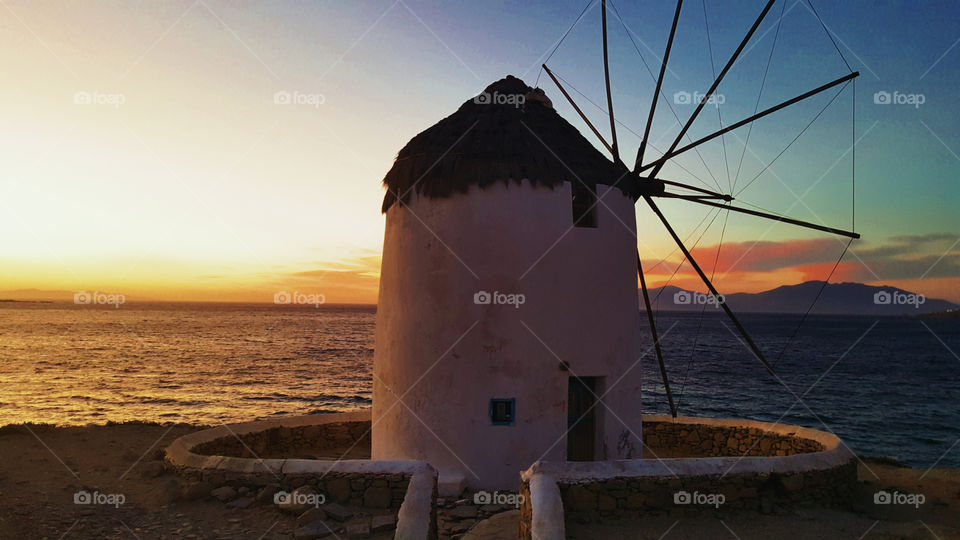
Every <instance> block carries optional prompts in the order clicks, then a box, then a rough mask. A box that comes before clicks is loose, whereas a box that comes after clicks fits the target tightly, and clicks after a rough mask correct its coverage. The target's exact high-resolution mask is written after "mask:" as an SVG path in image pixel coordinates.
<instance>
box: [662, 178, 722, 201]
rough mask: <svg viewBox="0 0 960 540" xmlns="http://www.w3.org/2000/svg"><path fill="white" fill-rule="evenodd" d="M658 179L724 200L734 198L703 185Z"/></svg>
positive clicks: (667, 183) (669, 184)
mask: <svg viewBox="0 0 960 540" xmlns="http://www.w3.org/2000/svg"><path fill="white" fill-rule="evenodd" d="M657 180H659V181H660V182H663V183H664V184H666V185H668V186H676V187H679V188H684V189H690V190H693V191H697V192H699V193H703V194H705V195H710V196H711V197H716V198H718V199H723V200H725V201H732V200H733V197H732V196H730V195H724V194H723V193H717V192H716V191H710V190H709V189H703V188H701V187H697V186H691V185H689V184H684V183H682V182H674V181H672V180H662V179H659V178H658V179H657Z"/></svg>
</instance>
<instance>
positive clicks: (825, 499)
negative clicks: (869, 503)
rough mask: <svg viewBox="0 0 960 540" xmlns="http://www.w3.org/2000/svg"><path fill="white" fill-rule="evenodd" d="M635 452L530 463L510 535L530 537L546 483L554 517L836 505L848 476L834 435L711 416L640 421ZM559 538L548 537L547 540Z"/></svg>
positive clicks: (851, 466)
mask: <svg viewBox="0 0 960 540" xmlns="http://www.w3.org/2000/svg"><path fill="white" fill-rule="evenodd" d="M643 439H644V442H645V447H646V446H649V448H645V450H644V458H645V459H633V460H619V461H594V462H538V463H535V464H534V465H533V466H531V467H530V469H528V470H527V471H525V472H524V473H523V475H522V480H523V486H522V487H521V492H523V493H529V494H531V497H528V498H527V499H526V501H525V504H524V506H523V508H522V509H521V523H520V530H519V533H520V537H521V538H531V536H532V535H533V534H532V533H533V532H534V531H533V530H532V529H533V524H535V523H538V522H539V521H541V520H542V519H543V518H542V516H541V517H539V518H538V517H537V515H535V514H536V513H537V508H538V505H537V501H535V499H536V498H537V493H535V492H534V490H533V489H532V488H531V485H530V483H531V482H532V481H534V480H537V479H538V478H543V477H549V478H551V479H555V480H556V485H557V487H558V488H559V491H560V498H561V500H562V504H563V515H564V520H571V519H572V520H577V521H578V522H591V521H597V520H601V519H610V518H612V519H616V518H639V517H641V516H649V515H660V514H669V515H671V516H677V517H681V518H682V517H683V516H685V515H703V513H704V512H708V513H714V514H717V515H721V516H722V515H724V514H725V513H729V512H736V511H759V512H762V513H768V514H769V513H785V512H787V511H789V509H791V508H794V507H797V506H829V507H839V508H843V507H845V506H846V505H847V504H848V501H850V500H851V498H852V497H851V495H852V491H853V489H855V485H856V482H857V467H856V462H855V459H854V456H853V454H852V453H851V452H850V450H849V449H848V448H846V446H844V445H843V443H842V441H840V439H839V438H837V437H836V436H834V435H833V434H830V433H825V432H821V431H817V430H812V429H809V428H804V427H799V426H788V425H784V424H772V423H765V422H757V421H751V420H725V419H713V418H682V417H681V418H675V419H674V418H669V417H664V416H648V417H645V418H644V426H643ZM554 537H555V538H558V539H559V538H562V535H561V534H553V535H552V536H550V538H545V539H543V540H553V538H554Z"/></svg>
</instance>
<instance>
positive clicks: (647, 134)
mask: <svg viewBox="0 0 960 540" xmlns="http://www.w3.org/2000/svg"><path fill="white" fill-rule="evenodd" d="M682 5H683V0H677V11H676V13H674V14H673V25H672V26H671V27H670V37H669V38H667V50H666V51H664V53H663V62H661V63H660V76H658V77H657V87H656V89H655V90H654V91H653V102H652V103H650V113H649V115H648V116H647V125H646V127H644V128H643V139H641V140H640V149H639V150H637V160H636V161H635V162H634V164H633V170H634V172H636V171H638V170H639V169H640V166H641V164H642V163H643V153H644V152H645V151H646V149H647V138H648V137H650V126H651V125H653V114H654V111H656V110H657V102H658V101H659V100H660V99H659V98H660V88H661V87H662V86H663V77H664V74H665V73H666V71H667V60H669V59H670V49H672V48H673V36H674V35H675V34H676V33H677V22H678V21H679V20H680V7H681V6H682Z"/></svg>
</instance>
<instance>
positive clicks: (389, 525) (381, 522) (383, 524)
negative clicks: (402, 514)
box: [370, 514, 397, 532]
mask: <svg viewBox="0 0 960 540" xmlns="http://www.w3.org/2000/svg"><path fill="white" fill-rule="evenodd" d="M396 528H397V516H395V515H393V514H384V515H379V516H373V518H371V519H370V530H372V531H373V532H383V531H389V530H393V529H396Z"/></svg>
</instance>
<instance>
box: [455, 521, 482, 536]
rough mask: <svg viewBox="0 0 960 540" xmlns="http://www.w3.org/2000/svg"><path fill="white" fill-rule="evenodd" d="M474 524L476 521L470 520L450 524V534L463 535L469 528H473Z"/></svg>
mask: <svg viewBox="0 0 960 540" xmlns="http://www.w3.org/2000/svg"><path fill="white" fill-rule="evenodd" d="M474 523H476V520H472V519H471V520H468V521H458V522H456V523H452V524H451V525H450V532H451V533H452V534H462V533H465V532H467V531H469V530H470V527H473V525H474Z"/></svg>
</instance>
